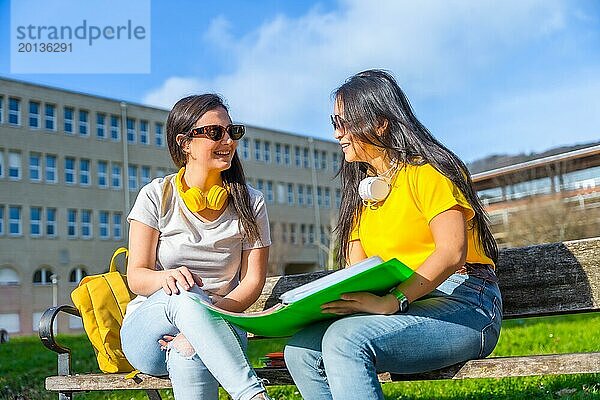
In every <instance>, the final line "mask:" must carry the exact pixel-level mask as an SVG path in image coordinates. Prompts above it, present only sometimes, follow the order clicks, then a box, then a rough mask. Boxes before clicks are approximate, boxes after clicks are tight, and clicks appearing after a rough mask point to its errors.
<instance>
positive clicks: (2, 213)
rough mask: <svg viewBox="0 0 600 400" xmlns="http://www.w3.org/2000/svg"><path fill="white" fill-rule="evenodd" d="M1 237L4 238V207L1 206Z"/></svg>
mask: <svg viewBox="0 0 600 400" xmlns="http://www.w3.org/2000/svg"><path fill="white" fill-rule="evenodd" d="M0 236H4V206H3V205H0Z"/></svg>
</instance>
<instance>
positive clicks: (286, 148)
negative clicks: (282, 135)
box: [283, 144, 291, 166]
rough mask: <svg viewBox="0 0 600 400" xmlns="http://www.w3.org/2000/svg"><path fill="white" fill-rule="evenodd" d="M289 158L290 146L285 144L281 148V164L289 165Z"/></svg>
mask: <svg viewBox="0 0 600 400" xmlns="http://www.w3.org/2000/svg"><path fill="white" fill-rule="evenodd" d="M290 162H291V157H290V145H289V144H286V145H285V146H283V163H284V164H285V165H288V166H289V165H290Z"/></svg>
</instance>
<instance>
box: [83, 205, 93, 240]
mask: <svg viewBox="0 0 600 400" xmlns="http://www.w3.org/2000/svg"><path fill="white" fill-rule="evenodd" d="M81 237H82V238H84V239H90V238H91V237H92V210H81Z"/></svg>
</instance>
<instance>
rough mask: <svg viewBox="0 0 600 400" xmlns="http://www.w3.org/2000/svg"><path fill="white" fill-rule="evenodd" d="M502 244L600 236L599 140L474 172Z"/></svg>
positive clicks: (476, 183)
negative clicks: (547, 154)
mask: <svg viewBox="0 0 600 400" xmlns="http://www.w3.org/2000/svg"><path fill="white" fill-rule="evenodd" d="M473 183H474V185H475V188H476V189H477V193H478V195H479V197H480V198H481V199H482V200H483V203H484V205H485V206H486V209H487V211H488V213H489V216H490V222H491V224H492V230H493V232H494V236H495V237H496V239H497V241H498V243H499V245H500V246H501V247H515V246H526V245H531V244H537V243H546V242H558V241H564V240H575V239H583V238H589V237H597V236H600V145H598V144H592V145H589V146H586V147H582V148H578V149H574V150H566V151H564V152H561V153H559V154H553V155H550V156H543V157H539V158H535V159H532V160H528V161H524V162H519V163H515V164H513V165H508V166H503V167H501V168H494V169H491V170H488V171H484V172H480V173H476V174H474V175H473Z"/></svg>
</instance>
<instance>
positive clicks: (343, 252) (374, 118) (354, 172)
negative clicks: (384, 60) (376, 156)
mask: <svg viewBox="0 0 600 400" xmlns="http://www.w3.org/2000/svg"><path fill="white" fill-rule="evenodd" d="M333 97H334V99H335V101H336V102H337V104H339V105H341V108H342V109H343V113H344V115H343V118H344V120H345V125H344V127H345V129H346V131H347V132H348V133H350V134H351V135H352V137H353V138H355V139H356V140H357V141H359V142H364V143H369V144H371V145H373V146H376V147H379V148H380V149H383V150H384V151H385V152H386V155H387V157H388V158H389V159H395V160H398V162H399V163H400V165H409V164H410V165H423V164H426V163H428V164H430V165H431V166H433V167H434V168H435V169H436V170H438V171H439V172H440V173H441V174H443V175H444V176H446V177H447V178H448V179H450V180H451V181H452V182H453V183H454V184H455V185H456V186H457V187H458V189H459V190H460V191H461V192H462V194H463V195H464V196H465V198H466V199H467V201H468V202H469V204H470V205H471V207H472V208H473V210H474V211H475V216H474V218H473V219H472V220H471V221H469V225H468V229H474V230H475V233H476V235H477V236H478V239H479V240H478V241H477V246H482V247H483V250H484V253H485V254H486V255H487V256H488V257H489V258H490V259H492V260H493V261H494V262H495V261H496V260H497V259H498V245H497V244H496V240H495V239H494V237H493V236H492V231H491V230H490V226H489V219H488V216H487V214H486V212H485V209H484V207H483V204H482V203H481V200H479V197H478V196H477V193H476V192H475V190H474V189H473V182H472V180H471V175H470V174H469V171H468V170H467V167H466V166H465V164H464V163H463V162H462V161H461V160H460V159H459V158H458V157H457V156H456V155H455V154H454V153H453V152H452V151H450V150H449V149H447V148H446V147H445V146H444V145H443V144H441V143H440V142H439V141H437V140H436V139H435V138H434V137H433V135H432V134H431V133H430V132H429V130H428V129H427V128H426V127H425V126H424V125H423V124H421V122H420V121H419V120H418V119H417V117H416V116H415V114H414V112H413V110H412V107H411V105H410V103H409V101H408V98H407V97H406V95H405V94H404V92H403V91H402V89H400V87H399V86H398V84H397V83H396V81H395V79H394V78H393V76H392V75H390V74H389V73H387V72H385V71H381V70H368V71H364V72H360V73H358V74H356V75H354V76H352V77H350V78H349V79H348V80H346V82H345V83H344V84H343V85H342V86H340V87H339V88H338V89H336V90H335V91H334V92H333ZM384 120H386V121H387V122H388V128H387V129H386V131H385V132H384V133H383V134H381V135H377V134H376V130H377V128H378V127H380V126H381V123H382V121H384ZM368 168H369V164H368V163H363V162H352V163H348V162H346V161H345V160H343V161H342V165H341V168H340V171H339V172H338V174H339V175H340V177H341V181H342V189H343V190H342V199H341V206H340V214H339V219H338V225H337V227H336V233H337V235H338V239H339V243H340V246H339V249H338V254H337V256H338V262H339V263H340V264H341V265H342V266H343V265H344V264H345V262H346V260H347V259H348V245H347V243H348V239H349V238H350V233H351V231H352V228H353V226H354V223H358V222H359V221H360V214H361V210H362V200H361V198H360V196H359V195H358V185H359V183H360V181H361V180H362V179H364V178H365V177H366V176H367V170H368Z"/></svg>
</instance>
